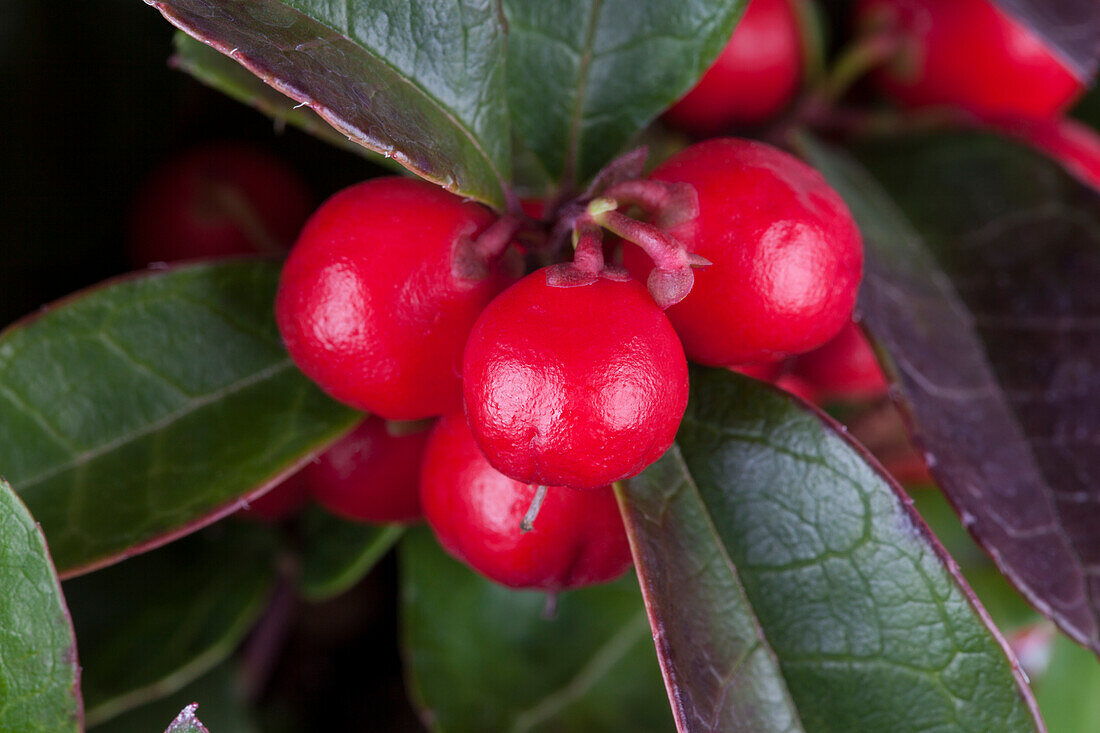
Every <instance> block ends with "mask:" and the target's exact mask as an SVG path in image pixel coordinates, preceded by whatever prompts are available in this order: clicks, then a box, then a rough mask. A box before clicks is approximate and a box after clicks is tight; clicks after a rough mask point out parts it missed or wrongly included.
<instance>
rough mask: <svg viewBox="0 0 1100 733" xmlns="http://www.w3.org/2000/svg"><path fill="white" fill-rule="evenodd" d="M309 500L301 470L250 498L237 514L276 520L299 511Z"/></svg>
mask: <svg viewBox="0 0 1100 733" xmlns="http://www.w3.org/2000/svg"><path fill="white" fill-rule="evenodd" d="M308 501H309V489H308V487H307V486H306V482H305V481H303V480H302V472H301V471H299V472H298V473H295V474H293V475H292V476H290V477H288V478H287V479H286V480H284V481H283V482H282V483H281V484H279V485H278V486H275V487H273V488H271V489H270V490H268V492H267V493H266V494H264V495H263V496H261V497H259V498H257V499H252V500H251V501H249V502H248V506H247V507H245V508H244V509H241V511H240V512H239V513H238V515H237V516H240V517H245V518H247V519H259V520H263V521H268V522H277V521H279V520H281V519H286V518H288V517H290V516H293V515H295V514H297V513H298V512H300V511H301V510H302V508H303V507H305V505H306V503H307V502H308Z"/></svg>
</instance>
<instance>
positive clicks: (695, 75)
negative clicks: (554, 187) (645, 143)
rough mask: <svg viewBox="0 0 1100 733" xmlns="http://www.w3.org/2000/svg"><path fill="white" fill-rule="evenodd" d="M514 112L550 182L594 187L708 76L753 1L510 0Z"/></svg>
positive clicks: (519, 129)
mask: <svg viewBox="0 0 1100 733" xmlns="http://www.w3.org/2000/svg"><path fill="white" fill-rule="evenodd" d="M503 4H504V11H505V14H506V16H507V18H508V103H509V105H510V107H511V113H512V121H513V125H514V128H515V131H516V134H517V136H518V137H519V138H520V139H521V140H522V141H523V144H524V147H526V148H528V149H529V150H530V151H531V152H532V153H533V154H534V156H535V157H536V158H537V159H538V160H539V161H540V162H541V164H542V167H543V169H544V170H545V173H546V175H547V178H548V179H550V180H554V181H560V182H562V184H563V185H564V186H565V187H566V188H570V187H572V186H574V185H575V184H579V183H581V182H583V181H585V180H587V179H588V178H589V177H590V176H592V175H593V174H594V173H595V172H596V171H598V170H599V169H600V168H601V167H603V165H604V164H606V163H607V162H609V161H610V160H611V159H612V158H614V157H615V156H616V155H617V154H618V153H620V152H622V150H623V148H624V147H625V146H626V145H627V143H628V142H629V141H630V140H631V138H633V137H634V135H636V134H637V133H638V132H639V131H640V130H641V129H642V128H643V127H645V126H646V125H648V124H649V123H650V122H652V121H653V119H654V118H655V117H656V116H657V115H658V114H659V113H660V112H661V111H662V110H663V109H665V108H666V107H668V106H670V105H671V104H672V103H673V102H674V101H676V100H677V99H678V98H679V97H680V96H682V95H683V94H684V93H685V92H687V91H688V89H690V88H691V86H692V85H693V84H694V83H695V82H696V81H697V80H698V79H699V77H700V76H702V74H703V71H705V70H706V68H707V67H708V66H709V65H710V63H711V62H712V61H713V60H714V59H715V57H717V56H718V53H719V52H720V51H721V50H722V48H724V47H725V45H726V43H727V42H728V41H729V38H730V35H732V33H733V28H734V25H735V23H736V21H737V19H738V18H739V17H740V13H741V11H742V10H743V8H744V5H745V2H744V0H677V1H676V2H667V1H666V0H540V1H539V2H530V1H529V0H504V3H503Z"/></svg>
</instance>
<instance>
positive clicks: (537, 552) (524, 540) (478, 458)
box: [420, 413, 630, 591]
mask: <svg viewBox="0 0 1100 733" xmlns="http://www.w3.org/2000/svg"><path fill="white" fill-rule="evenodd" d="M420 491H421V503H422V504H423V506H424V516H425V518H426V519H427V520H428V524H429V525H430V526H431V528H432V529H433V530H434V531H435V534H436V537H437V538H438V539H439V542H440V544H441V545H443V547H444V548H446V550H447V551H448V552H450V553H451V554H452V555H454V556H455V557H457V558H458V559H460V560H462V561H463V562H465V563H467V564H468V565H470V566H471V567H472V568H474V569H475V570H477V571H478V572H480V573H482V574H483V575H485V576H486V577H488V578H491V579H492V580H495V581H497V582H498V583H503V584H504V585H507V586H511V587H513V588H537V589H540V590H546V591H558V590H563V589H567V588H577V587H580V586H585V585H592V584H593V583H603V582H606V581H609V580H613V579H615V578H617V577H619V576H620V575H622V574H623V572H624V571H625V570H626V569H627V568H628V567H629V566H630V547H629V545H628V543H627V539H626V532H625V531H624V529H623V522H622V517H621V516H620V514H619V507H618V504H617V502H616V501H615V494H614V492H613V491H612V490H611V487H609V486H603V487H600V488H598V489H595V490H591V491H580V490H577V489H568V488H563V487H551V488H550V489H549V490H548V491H547V494H546V499H545V500H544V501H543V503H542V508H541V509H540V511H539V515H538V519H537V520H536V521H535V523H534V528H533V529H532V530H531V531H530V532H522V531H521V530H520V521H521V520H522V519H523V516H524V514H525V513H526V512H527V509H528V506H529V505H530V503H531V500H532V498H533V497H534V495H535V491H536V487H534V486H530V485H528V484H524V483H521V482H519V481H516V480H514V479H510V478H508V477H507V476H505V475H504V474H502V473H501V472H500V471H497V470H496V469H495V468H493V467H492V466H490V465H489V462H488V461H487V460H485V456H484V455H483V454H482V453H481V450H480V449H479V448H478V446H477V443H476V442H475V441H474V437H473V433H471V432H470V428H469V426H468V425H467V424H466V420H465V418H464V417H463V416H462V415H461V414H460V413H458V414H454V415H447V416H445V417H443V418H442V419H440V421H439V423H438V424H437V425H436V427H435V428H434V429H433V430H432V434H431V438H430V440H429V442H428V449H427V451H426V453H425V455H424V466H423V470H422V472H421V484H420Z"/></svg>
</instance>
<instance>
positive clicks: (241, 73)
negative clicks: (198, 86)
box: [170, 31, 400, 168]
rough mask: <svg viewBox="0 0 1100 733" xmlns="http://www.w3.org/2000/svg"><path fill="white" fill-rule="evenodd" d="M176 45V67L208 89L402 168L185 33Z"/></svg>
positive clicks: (280, 121)
mask: <svg viewBox="0 0 1100 733" xmlns="http://www.w3.org/2000/svg"><path fill="white" fill-rule="evenodd" d="M172 45H173V47H174V49H175V53H173V54H172V59H171V62H170V63H171V65H172V66H174V67H175V68H177V69H180V70H182V71H185V72H187V73H188V74H190V75H191V76H193V77H195V79H197V80H198V81H200V82H202V83H203V84H205V85H207V86H208V87H211V88H212V89H217V90H218V91H220V92H222V93H223V94H226V95H227V96H229V97H232V98H233V99H235V100H237V101H238V102H242V103H244V104H247V105H248V106H250V107H254V108H255V109H257V110H259V111H260V112H263V113H264V114H265V115H267V116H269V117H271V118H272V119H274V120H275V121H276V123H278V124H279V125H284V124H291V125H293V126H294V127H297V128H298V129H300V130H303V131H304V132H307V133H309V134H310V135H313V136H314V137H316V138H318V139H320V140H324V141H325V142H327V143H329V144H330V145H334V146H336V147H338V148H343V149H344V150H349V151H351V152H353V153H356V154H357V155H362V156H363V157H365V158H367V159H368V160H370V161H371V162H372V163H375V164H378V165H386V166H389V167H397V168H399V167H400V166H397V164H396V163H394V162H393V160H391V159H390V158H386V157H384V156H382V155H379V154H377V153H375V152H374V151H372V150H369V149H368V148H365V147H363V146H362V145H359V144H357V143H355V142H353V141H352V140H349V139H348V138H347V136H345V135H341V134H340V133H339V132H337V131H336V128H334V127H333V126H332V125H330V124H328V123H327V122H325V121H324V120H323V119H322V118H321V117H320V116H319V115H318V114H317V113H316V112H314V111H313V110H312V109H311V108H309V107H303V106H301V105H299V104H297V103H295V101H294V100H293V99H291V98H290V97H288V96H286V95H285V94H283V93H281V92H279V91H277V90H276V89H275V88H274V87H271V86H268V85H267V84H265V83H264V82H263V81H262V80H261V79H260V78H259V77H257V76H256V75H254V74H253V73H252V72H250V71H249V70H248V69H246V68H245V67H243V66H241V65H240V64H239V63H237V62H236V61H234V60H233V59H232V58H230V57H229V56H225V55H223V54H221V53H218V52H217V51H216V50H215V49H213V48H211V47H210V46H207V45H206V44H204V43H199V42H198V41H196V40H195V39H194V38H192V37H191V36H189V35H187V34H186V33H183V32H182V31H181V32H177V33H176V35H175V36H174V37H173V38H172Z"/></svg>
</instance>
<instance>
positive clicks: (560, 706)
mask: <svg viewBox="0 0 1100 733" xmlns="http://www.w3.org/2000/svg"><path fill="white" fill-rule="evenodd" d="M400 549H401V555H400V558H401V584H402V591H401V596H402V597H401V613H402V641H403V644H404V648H405V659H406V664H407V665H408V675H409V679H410V688H411V692H412V695H413V698H414V700H415V701H416V702H417V704H418V705H419V707H420V708H421V712H422V718H423V719H424V720H425V721H426V722H427V723H428V725H429V727H430V728H431V729H432V730H436V731H446V732H451V731H455V732H460V731H471V732H477V733H481V732H482V731H502V732H507V731H510V732H511V733H521V732H523V731H585V733H599V732H600V731H608V732H609V733H610V732H611V731H615V732H618V731H636V732H638V733H643V732H644V731H671V730H672V729H673V726H672V720H671V717H670V716H669V713H668V705H667V703H666V702H665V700H664V696H663V695H662V694H661V677H660V672H659V669H658V667H657V662H656V659H654V656H653V645H652V643H651V642H650V636H649V626H648V624H647V623H646V619H645V611H644V609H643V607H642V602H641V598H640V597H639V595H638V585H637V582H636V581H635V580H634V578H633V577H629V576H628V577H626V578H624V579H623V580H621V581H618V582H616V583H613V584H610V585H604V586H597V587H593V588H586V589H584V590H579V591H570V592H567V593H563V594H561V596H560V597H559V598H558V605H557V612H556V614H555V615H554V616H553V617H552V618H547V617H546V616H545V614H544V610H545V608H546V605H547V597H546V595H545V594H542V593H536V592H531V591H514V590H510V589H508V588H505V587H503V586H500V585H497V584H495V583H492V582H490V581H488V580H485V579H484V578H482V577H481V576H479V575H476V574H475V573H474V572H472V571H471V570H469V569H467V568H465V567H464V566H462V565H461V564H459V563H458V562H456V561H455V560H452V559H451V558H450V557H448V556H447V555H446V554H445V553H444V552H443V551H442V550H441V549H440V548H439V546H438V545H437V544H436V543H435V541H434V539H432V536H431V534H430V533H429V532H428V531H427V530H424V529H418V530H414V531H410V532H409V533H407V534H406V536H405V538H404V539H403V540H402V543H401V548H400Z"/></svg>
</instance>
